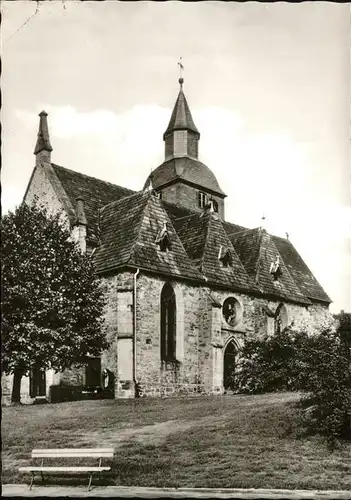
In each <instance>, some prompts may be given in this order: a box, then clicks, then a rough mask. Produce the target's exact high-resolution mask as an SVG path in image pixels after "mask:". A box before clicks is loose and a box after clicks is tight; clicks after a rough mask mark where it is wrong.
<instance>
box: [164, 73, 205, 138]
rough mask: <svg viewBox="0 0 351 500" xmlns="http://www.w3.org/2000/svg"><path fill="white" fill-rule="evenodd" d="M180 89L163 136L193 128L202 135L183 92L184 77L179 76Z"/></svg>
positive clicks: (192, 129) (193, 130)
mask: <svg viewBox="0 0 351 500" xmlns="http://www.w3.org/2000/svg"><path fill="white" fill-rule="evenodd" d="M179 83H180V90H179V94H178V97H177V100H176V103H175V105H174V108H173V112H172V115H171V119H170V121H169V124H168V127H167V129H166V132H165V133H164V134H163V138H165V136H166V135H168V134H170V133H171V132H173V131H174V130H191V131H192V132H195V133H196V134H198V135H199V136H200V133H199V131H198V129H197V128H196V125H195V123H194V120H193V117H192V116H191V112H190V108H189V105H188V103H187V100H186V98H185V95H184V92H183V78H179Z"/></svg>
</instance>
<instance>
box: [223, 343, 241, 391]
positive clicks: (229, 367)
mask: <svg viewBox="0 0 351 500" xmlns="http://www.w3.org/2000/svg"><path fill="white" fill-rule="evenodd" d="M237 353H238V350H237V347H236V345H235V342H234V340H231V341H230V342H228V344H227V346H226V348H225V350H224V359H223V386H224V390H234V389H235V368H236V356H237Z"/></svg>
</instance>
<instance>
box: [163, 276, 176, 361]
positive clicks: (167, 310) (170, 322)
mask: <svg viewBox="0 0 351 500" xmlns="http://www.w3.org/2000/svg"><path fill="white" fill-rule="evenodd" d="M175 354H176V298H175V293H174V290H173V288H172V285H170V284H169V283H166V284H165V285H164V287H163V289H162V293H161V360H162V361H174V360H175Z"/></svg>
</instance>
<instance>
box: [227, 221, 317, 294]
mask: <svg viewBox="0 0 351 500" xmlns="http://www.w3.org/2000/svg"><path fill="white" fill-rule="evenodd" d="M229 239H230V241H231V242H232V244H233V246H234V248H235V250H236V251H237V253H238V255H239V258H240V260H241V262H242V263H243V265H244V267H245V269H246V271H247V272H248V274H249V275H250V276H251V278H252V279H253V280H254V281H255V283H256V284H257V285H258V286H259V288H260V289H261V291H262V293H264V294H267V295H271V296H276V297H280V298H282V299H287V300H293V301H295V302H299V303H305V304H309V303H310V301H309V300H308V298H306V296H305V295H304V294H303V293H302V292H301V290H300V289H299V287H298V286H297V284H296V283H295V281H294V280H293V278H292V277H291V275H290V273H289V271H288V269H287V267H286V265H285V263H284V260H283V259H282V258H281V256H280V254H279V252H278V249H277V247H276V246H275V243H274V241H273V239H272V237H271V236H270V235H269V234H268V233H267V231H266V230H265V229H261V228H256V229H251V230H248V231H241V232H237V233H234V234H232V235H231V236H230V237H229ZM277 255H279V257H280V268H281V270H282V275H281V276H280V278H279V280H278V281H274V280H273V276H272V275H271V273H270V265H271V263H272V262H274V261H275V259H276V257H277Z"/></svg>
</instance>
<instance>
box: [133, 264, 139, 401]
mask: <svg viewBox="0 0 351 500" xmlns="http://www.w3.org/2000/svg"><path fill="white" fill-rule="evenodd" d="M139 273H140V269H139V268H138V269H137V270H136V273H135V274H134V275H133V382H134V397H137V379H136V308H137V300H136V299H137V288H136V286H137V277H138V274H139Z"/></svg>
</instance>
